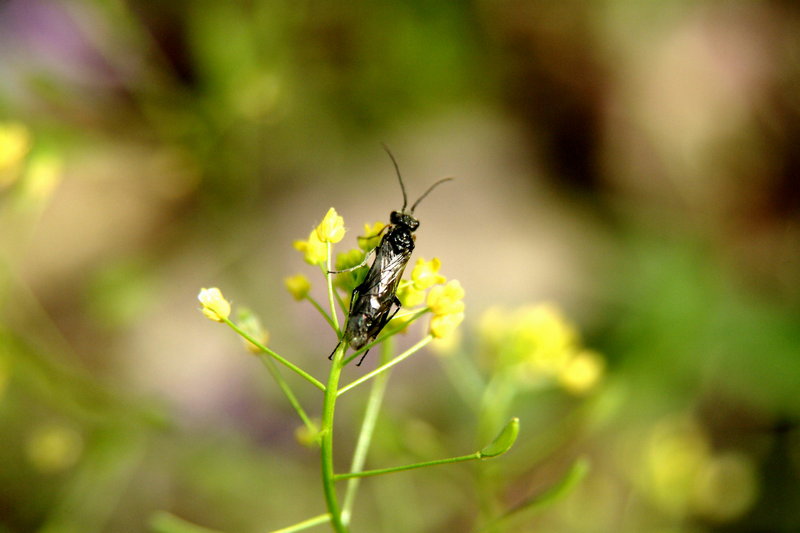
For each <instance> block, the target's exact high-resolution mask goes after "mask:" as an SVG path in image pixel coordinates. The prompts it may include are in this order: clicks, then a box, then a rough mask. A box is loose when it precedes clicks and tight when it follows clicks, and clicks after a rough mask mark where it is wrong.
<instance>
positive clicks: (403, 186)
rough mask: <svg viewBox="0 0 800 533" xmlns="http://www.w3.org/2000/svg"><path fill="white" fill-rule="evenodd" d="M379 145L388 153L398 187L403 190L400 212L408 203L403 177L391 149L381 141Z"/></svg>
mask: <svg viewBox="0 0 800 533" xmlns="http://www.w3.org/2000/svg"><path fill="white" fill-rule="evenodd" d="M381 146H383V149H384V150H386V153H387V154H389V158H390V159H391V160H392V164H393V165H394V170H395V172H397V180H398V181H399V182H400V189H401V190H402V191H403V209H401V210H400V212H401V213H402V212H405V210H406V205H407V204H408V197H407V196H406V186H405V185H403V177H402V176H401V175H400V167H399V166H397V160H395V158H394V155H392V152H391V150H389V147H388V146H386V145H385V144H383V143H381ZM411 211H412V212H413V211H414V210H413V209H412V210H411Z"/></svg>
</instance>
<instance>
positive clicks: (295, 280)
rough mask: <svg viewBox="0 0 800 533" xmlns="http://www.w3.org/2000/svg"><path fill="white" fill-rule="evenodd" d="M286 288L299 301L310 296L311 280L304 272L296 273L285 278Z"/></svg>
mask: <svg viewBox="0 0 800 533" xmlns="http://www.w3.org/2000/svg"><path fill="white" fill-rule="evenodd" d="M283 283H284V284H285V285H286V290H288V291H289V294H291V295H292V297H293V298H294V299H295V300H297V301H298V302H299V301H300V300H302V299H304V298H305V297H306V296H308V293H309V291H311V282H310V281H308V278H307V277H305V276H304V275H303V274H296V275H294V276H290V277H288V278H285V279H284V280H283Z"/></svg>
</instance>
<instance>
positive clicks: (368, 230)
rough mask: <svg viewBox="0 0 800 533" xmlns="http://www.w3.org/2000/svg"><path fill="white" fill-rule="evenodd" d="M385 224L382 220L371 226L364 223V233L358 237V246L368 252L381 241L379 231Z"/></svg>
mask: <svg viewBox="0 0 800 533" xmlns="http://www.w3.org/2000/svg"><path fill="white" fill-rule="evenodd" d="M385 227H386V224H384V223H383V222H376V223H375V224H373V225H372V226H370V225H369V224H364V235H363V236H361V237H359V238H358V247H359V248H361V249H362V250H364V251H366V252H368V251H369V250H372V249H373V248H375V247H376V246H378V244H380V242H381V233H382V232H383V228H385Z"/></svg>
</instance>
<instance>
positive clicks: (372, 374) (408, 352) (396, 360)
mask: <svg viewBox="0 0 800 533" xmlns="http://www.w3.org/2000/svg"><path fill="white" fill-rule="evenodd" d="M432 340H433V336H432V335H427V336H425V337H424V338H423V339H422V340H421V341H419V342H418V343H417V344H415V345H414V346H412V347H411V348H409V349H408V350H406V351H405V352H403V353H401V354H400V355H398V356H397V357H395V358H394V359H392V360H391V361H389V362H388V363H386V364H384V365H381V366H379V367H378V368H376V369H375V370H373V371H372V372H369V373H367V374H364V375H363V376H361V377H360V378H358V379H357V380H355V381H353V382H352V383H350V384H349V385H346V386H344V387H342V388H341V389H340V390H339V392H338V394H339V395H341V394H344V393H345V392H347V391H349V390H350V389H352V388H353V387H355V386H357V385H360V384H362V383H364V382H365V381H367V380H369V379H372V378H374V377H375V376H377V375H378V374H380V373H381V372H386V371H387V370H389V369H390V368H392V367H393V366H394V365H396V364H397V363H399V362H401V361H403V360H404V359H406V358H407V357H409V356H410V355H413V354H414V353H415V352H418V351H419V350H420V349H422V348H423V347H424V346H426V345H427V344H428V343H430V342H431V341H432ZM326 392H327V391H326Z"/></svg>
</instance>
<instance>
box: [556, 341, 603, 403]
mask: <svg viewBox="0 0 800 533" xmlns="http://www.w3.org/2000/svg"><path fill="white" fill-rule="evenodd" d="M603 366H604V363H603V359H602V358H601V357H600V355H599V354H597V353H595V352H593V351H591V350H583V351H580V352H578V353H576V354H575V355H574V356H573V357H571V358H570V359H569V360H568V361H567V363H566V365H565V366H564V367H563V368H562V369H561V372H560V373H559V374H558V381H559V382H560V383H561V386H562V387H564V388H565V389H566V390H567V391H568V392H571V393H573V394H584V393H586V392H589V391H590V390H592V389H593V388H594V387H595V385H597V383H598V382H599V381H600V377H601V376H602V375H603Z"/></svg>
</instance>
